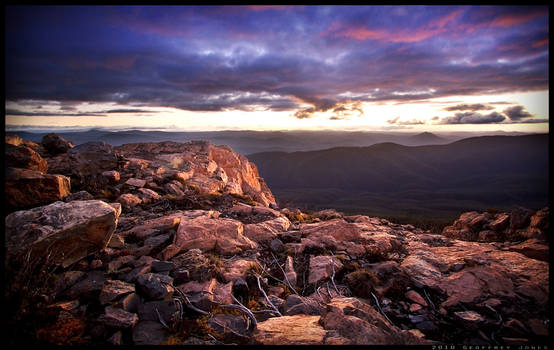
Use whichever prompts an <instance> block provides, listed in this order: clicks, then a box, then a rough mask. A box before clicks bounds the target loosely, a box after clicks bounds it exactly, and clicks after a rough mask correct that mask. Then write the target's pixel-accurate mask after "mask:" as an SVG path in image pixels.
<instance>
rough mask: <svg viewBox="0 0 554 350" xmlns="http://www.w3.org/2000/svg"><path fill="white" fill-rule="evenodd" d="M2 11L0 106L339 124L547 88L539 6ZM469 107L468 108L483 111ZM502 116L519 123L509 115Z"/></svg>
mask: <svg viewBox="0 0 554 350" xmlns="http://www.w3.org/2000/svg"><path fill="white" fill-rule="evenodd" d="M6 12H7V14H6V46H5V47H6V57H5V58H6V65H5V67H6V68H5V69H6V79H5V87H6V95H5V98H6V101H20V100H29V99H34V100H45V101H59V102H62V103H67V102H71V103H73V104H72V105H70V106H77V103H78V102H84V101H87V102H91V103H94V102H113V103H117V104H118V105H120V106H131V105H137V104H140V106H141V107H145V108H146V107H174V108H179V109H183V110H192V111H222V110H228V109H238V110H245V111H248V110H260V109H262V110H274V111H286V110H290V111H291V115H292V116H294V117H296V118H300V119H302V118H310V117H312V116H313V115H314V113H317V112H333V113H334V117H335V118H337V119H341V118H348V117H350V116H352V115H359V114H361V113H362V109H361V102H364V101H371V102H377V101H404V102H406V101H418V100H425V99H429V98H435V97H444V96H449V95H476V94H482V93H487V94H492V93H504V92H517V91H536V90H541V89H547V88H548V26H547V24H548V8H547V7H467V6H463V7H450V6H431V7H425V6H416V7H410V8H404V7H386V6H385V7H382V6H361V7H357V6H339V7H327V6H304V7H300V6H292V7H278V6H277V7H269V8H263V7H262V8H247V7H241V6H224V7H218V6H185V7H158V6H147V7H141V6H138V7H135V6H115V7H103V6H93V7H78V6H71V7H55V6H48V7H34V6H28V7H7V8H6ZM53 23H55V25H53ZM399 23H401V25H399ZM481 34H483V35H481ZM485 34H486V35H485ZM468 48H469V49H468ZM346 93H349V94H350V95H349V97H344V96H345V94H346ZM473 106H474V108H473V109H471V108H470V109H466V110H467V111H473V112H475V111H478V110H481V109H479V108H475V106H476V105H473ZM68 108H70V107H68ZM451 108H455V106H454V107H451ZM121 110H129V112H125V111H120V112H119V113H133V112H134V111H133V112H132V111H131V110H133V109H132V108H126V107H122V108H121ZM449 110H450V111H455V110H462V109H449ZM483 110H486V109H483ZM72 112H76V113H75V114H78V113H79V112H80V111H79V110H72ZM519 112H520V113H521V111H519ZM104 113H110V112H108V111H105V112H104ZM111 113H115V112H111ZM510 114H511V115H512V116H514V118H515V119H513V118H512V116H510ZM491 115H492V114H488V115H484V116H485V117H483V116H479V115H473V117H471V116H470V115H468V116H466V117H465V118H464V117H460V118H461V119H460V120H477V121H481V120H486V116H491ZM506 115H508V116H509V117H510V119H511V120H518V119H517V118H518V116H519V117H520V118H519V119H521V118H527V117H524V116H521V114H518V111H517V110H514V111H511V112H506ZM495 118H496V119H495ZM491 120H499V117H498V116H496V115H495V116H493V118H492V119H491Z"/></svg>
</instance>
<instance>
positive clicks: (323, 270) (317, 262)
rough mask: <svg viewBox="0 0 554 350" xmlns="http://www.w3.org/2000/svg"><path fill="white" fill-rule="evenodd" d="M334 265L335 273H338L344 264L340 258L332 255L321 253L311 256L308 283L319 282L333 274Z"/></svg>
mask: <svg viewBox="0 0 554 350" xmlns="http://www.w3.org/2000/svg"><path fill="white" fill-rule="evenodd" d="M333 265H334V269H335V273H338V272H339V271H340V270H341V269H342V268H343V266H344V265H343V264H342V263H341V262H340V260H338V259H337V258H333V257H332V256H323V255H320V256H312V257H310V272H309V275H308V283H309V284H317V283H318V282H319V281H322V280H324V279H326V278H329V277H331V275H332V274H333Z"/></svg>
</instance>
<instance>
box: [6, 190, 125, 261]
mask: <svg viewBox="0 0 554 350" xmlns="http://www.w3.org/2000/svg"><path fill="white" fill-rule="evenodd" d="M118 216H119V213H118V212H117V211H116V210H115V209H114V208H113V207H111V206H110V205H108V204H106V203H104V202H102V201H97V200H92V201H73V202H70V203H64V202H55V203H53V204H50V205H47V206H43V207H37V208H34V209H30V210H24V211H17V212H14V213H11V214H10V215H8V216H7V217H6V252H7V256H9V257H13V256H20V257H21V256H24V255H25V254H26V252H27V251H29V252H30V254H31V255H32V258H43V257H47V256H48V259H49V261H48V263H56V264H61V265H62V266H64V267H66V266H69V265H71V264H73V263H75V262H77V261H79V260H80V259H82V258H84V257H86V256H88V255H89V254H92V253H94V252H96V251H98V250H101V249H102V248H104V247H106V245H107V244H108V242H109V240H110V238H111V235H112V233H113V232H114V230H115V227H116V225H117V218H118Z"/></svg>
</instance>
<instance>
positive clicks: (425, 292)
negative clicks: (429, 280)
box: [423, 288, 435, 310]
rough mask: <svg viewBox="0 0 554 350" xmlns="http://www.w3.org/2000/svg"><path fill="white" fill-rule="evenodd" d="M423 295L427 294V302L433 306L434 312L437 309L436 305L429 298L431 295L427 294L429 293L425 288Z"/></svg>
mask: <svg viewBox="0 0 554 350" xmlns="http://www.w3.org/2000/svg"><path fill="white" fill-rule="evenodd" d="M423 293H424V294H425V297H427V301H429V303H430V304H431V307H432V308H433V310H434V309H435V304H433V302H432V301H431V298H429V295H428V294H427V291H426V290H425V288H423Z"/></svg>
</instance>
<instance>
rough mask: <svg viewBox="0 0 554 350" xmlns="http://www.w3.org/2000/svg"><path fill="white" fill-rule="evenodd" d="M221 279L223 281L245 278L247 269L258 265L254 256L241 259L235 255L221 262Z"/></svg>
mask: <svg viewBox="0 0 554 350" xmlns="http://www.w3.org/2000/svg"><path fill="white" fill-rule="evenodd" d="M223 265H224V268H223V280H224V281H225V282H234V281H235V280H236V279H237V278H242V279H245V278H246V274H247V273H248V271H250V270H252V269H254V268H257V267H259V264H258V262H257V261H256V259H255V258H247V259H243V258H240V257H235V258H233V259H229V260H225V261H224V262H223Z"/></svg>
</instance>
